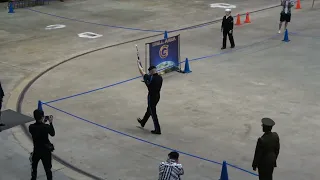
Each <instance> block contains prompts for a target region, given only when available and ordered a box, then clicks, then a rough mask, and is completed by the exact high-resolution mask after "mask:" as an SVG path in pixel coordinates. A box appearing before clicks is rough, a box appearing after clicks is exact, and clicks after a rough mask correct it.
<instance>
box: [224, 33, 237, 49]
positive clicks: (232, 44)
mask: <svg viewBox="0 0 320 180" xmlns="http://www.w3.org/2000/svg"><path fill="white" fill-rule="evenodd" d="M227 35H228V36H229V41H230V44H231V47H234V46H235V45H234V39H233V32H232V33H230V31H223V44H222V47H223V48H226V46H227Z"/></svg>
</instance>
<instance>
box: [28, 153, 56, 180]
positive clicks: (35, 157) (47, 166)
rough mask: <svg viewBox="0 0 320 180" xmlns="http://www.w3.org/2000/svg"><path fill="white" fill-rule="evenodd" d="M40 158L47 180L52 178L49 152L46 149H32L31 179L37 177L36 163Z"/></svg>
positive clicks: (34, 179) (33, 179)
mask: <svg viewBox="0 0 320 180" xmlns="http://www.w3.org/2000/svg"><path fill="white" fill-rule="evenodd" d="M40 160H41V161H42V165H43V167H44V170H45V172H46V175H47V180H52V171H51V168H52V156H51V152H50V151H48V150H45V151H34V153H33V155H32V157H31V166H32V172H31V180H36V179H37V169H38V163H39V161H40Z"/></svg>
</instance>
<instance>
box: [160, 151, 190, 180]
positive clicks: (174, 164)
mask: <svg viewBox="0 0 320 180" xmlns="http://www.w3.org/2000/svg"><path fill="white" fill-rule="evenodd" d="M183 174H184V169H183V167H182V165H181V164H180V163H179V153H178V152H175V151H172V152H171V153H169V154H168V160H167V161H166V162H162V163H161V164H160V166H159V180H181V178H180V176H181V175H183Z"/></svg>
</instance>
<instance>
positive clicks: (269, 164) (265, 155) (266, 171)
mask: <svg viewBox="0 0 320 180" xmlns="http://www.w3.org/2000/svg"><path fill="white" fill-rule="evenodd" d="M261 121H262V129H263V132H264V134H263V135H262V136H261V137H260V138H259V139H258V142H257V146H256V150H255V153H254V159H253V162H252V168H253V170H254V171H256V170H257V168H258V172H259V180H272V174H273V170H274V168H275V167H277V159H278V155H279V151H280V139H279V135H278V134H277V133H276V132H271V130H272V127H273V126H274V125H275V122H274V121H273V120H272V119H270V118H263V119H262V120H261Z"/></svg>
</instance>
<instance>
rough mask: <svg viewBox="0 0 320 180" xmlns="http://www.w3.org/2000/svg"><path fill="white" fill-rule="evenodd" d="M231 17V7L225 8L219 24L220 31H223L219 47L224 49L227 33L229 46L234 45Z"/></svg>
mask: <svg viewBox="0 0 320 180" xmlns="http://www.w3.org/2000/svg"><path fill="white" fill-rule="evenodd" d="M233 24H234V23H233V17H232V16H231V9H226V15H225V16H223V19H222V24H221V32H222V33H223V43H222V48H221V49H226V46H227V35H228V36H229V40H230V44H231V48H234V47H235V44H234V39H233Z"/></svg>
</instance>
